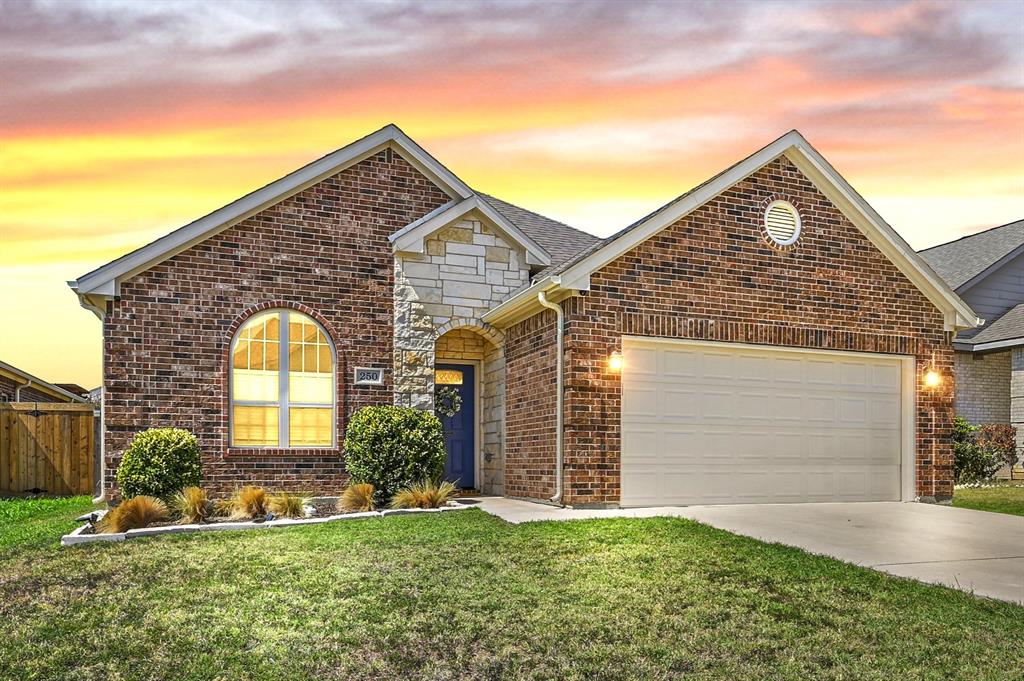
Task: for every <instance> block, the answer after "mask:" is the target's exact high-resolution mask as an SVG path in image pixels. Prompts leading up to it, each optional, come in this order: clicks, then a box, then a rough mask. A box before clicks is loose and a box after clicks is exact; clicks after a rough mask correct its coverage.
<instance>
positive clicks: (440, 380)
mask: <svg viewBox="0 0 1024 681" xmlns="http://www.w3.org/2000/svg"><path fill="white" fill-rule="evenodd" d="M434 383H435V384H436V385H462V372H461V371H458V370H456V369H436V370H435V371H434Z"/></svg>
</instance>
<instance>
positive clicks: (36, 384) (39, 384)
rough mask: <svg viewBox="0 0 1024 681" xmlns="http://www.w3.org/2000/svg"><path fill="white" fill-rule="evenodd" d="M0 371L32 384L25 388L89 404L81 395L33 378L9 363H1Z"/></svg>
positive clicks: (35, 377)
mask: <svg viewBox="0 0 1024 681" xmlns="http://www.w3.org/2000/svg"><path fill="white" fill-rule="evenodd" d="M0 370H3V371H4V372H5V373H10V374H14V375H15V376H18V377H19V378H21V380H23V381H28V382H29V383H30V384H29V385H27V386H23V387H26V388H42V389H43V390H44V391H47V392H55V393H57V394H58V395H60V396H62V397H66V398H68V400H70V401H71V402H82V403H87V402H88V401H89V400H87V399H85V398H84V397H82V396H81V395H76V394H74V393H73V392H71V391H69V390H65V389H64V388H61V387H59V386H56V385H54V384H53V383H50V382H49V381H44V380H43V379H41V378H39V377H37V376H33V375H32V374H30V373H28V372H27V371H22V370H21V369H19V368H18V367H15V366H11V365H10V364H8V363H7V362H2V361H0ZM26 401H28V402H34V401H35V400H26Z"/></svg>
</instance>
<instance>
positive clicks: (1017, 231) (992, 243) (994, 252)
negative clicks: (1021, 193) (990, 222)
mask: <svg viewBox="0 0 1024 681" xmlns="http://www.w3.org/2000/svg"><path fill="white" fill-rule="evenodd" d="M1021 252H1024V220H1017V221H1016V222H1010V223H1007V224H1005V225H1000V226H999V227H992V228H991V229H986V230H984V231H982V232H977V233H975V234H971V235H968V236H965V237H961V238H959V239H957V240H955V241H950V242H948V243H944V244H940V245H938V246H932V247H931V248H926V249H924V250H923V251H921V252H920V254H921V257H922V258H924V259H925V261H926V262H927V263H928V264H929V265H931V267H932V269H934V270H935V271H936V272H937V273H938V274H939V276H941V277H942V278H943V279H945V280H946V283H948V284H949V285H950V286H951V287H952V288H954V289H955V290H957V291H962V290H965V289H967V288H969V287H970V286H971V285H973V284H975V283H976V282H977V281H978V280H979V279H981V278H983V277H984V275H986V274H988V273H989V272H990V271H993V270H995V269H997V268H998V266H999V265H1001V264H1003V263H1005V262H1006V261H1007V260H1008V259H1011V258H1013V257H1015V256H1016V255H1017V254H1019V253H1021Z"/></svg>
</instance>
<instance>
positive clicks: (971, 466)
mask: <svg viewBox="0 0 1024 681" xmlns="http://www.w3.org/2000/svg"><path fill="white" fill-rule="evenodd" d="M979 430H981V428H980V426H972V425H971V424H970V423H969V422H968V421H967V419H965V418H962V417H960V416H957V417H956V418H955V419H954V420H953V474H954V477H955V479H956V482H957V484H960V485H963V484H968V483H972V482H980V481H982V480H989V479H991V478H992V476H994V475H995V474H996V471H998V470H999V469H1000V468H1002V467H1003V462H1002V460H1000V459H999V458H997V457H996V454H995V451H994V449H992V448H990V447H983V446H981V445H980V444H979V443H978V437H977V433H978V431H979Z"/></svg>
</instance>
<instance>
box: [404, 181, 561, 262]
mask: <svg viewBox="0 0 1024 681" xmlns="http://www.w3.org/2000/svg"><path fill="white" fill-rule="evenodd" d="M470 213H473V214H474V215H477V216H480V217H482V218H484V219H485V220H486V221H487V222H488V223H490V225H491V226H492V227H496V228H497V229H498V230H499V231H501V232H502V233H503V234H504V235H505V237H506V238H507V239H509V240H510V241H512V242H513V243H516V244H518V245H520V246H521V247H522V248H523V250H525V251H526V262H527V263H529V264H531V265H550V264H551V256H550V255H549V254H548V252H547V251H546V250H544V249H543V248H542V247H541V246H540V245H539V244H538V243H537V242H536V241H534V240H533V238H532V237H531V236H529V235H528V234H527V233H526V232H524V231H523V230H521V229H520V228H519V227H518V226H517V225H515V224H513V223H512V222H511V221H510V220H509V219H508V218H506V217H505V216H504V215H503V214H502V213H499V212H498V211H496V210H495V209H494V207H493V206H492V205H491V204H490V203H489V202H487V201H485V200H484V199H483V198H482V197H480V196H478V195H473V196H470V197H469V198H468V199H463V200H462V201H459V202H457V203H456V202H455V201H449V202H448V203H446V204H444V205H443V206H441V207H440V208H437V209H435V210H432V211H430V212H429V213H427V214H426V215H424V216H423V217H421V218H419V219H418V220H415V221H413V222H411V223H409V224H408V225H406V226H405V227H403V228H402V229H400V230H398V231H397V232H395V233H394V234H392V235H390V236H389V237H388V240H389V241H390V242H391V246H392V248H393V249H394V250H395V251H396V252H399V251H404V252H414V253H423V252H424V250H425V246H424V243H425V241H426V238H427V237H428V236H430V235H431V234H433V233H434V232H436V231H437V230H439V229H441V228H442V227H445V226H446V225H449V224H451V223H453V222H455V221H456V220H459V219H461V218H462V217H464V216H466V215H468V214H470Z"/></svg>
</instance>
